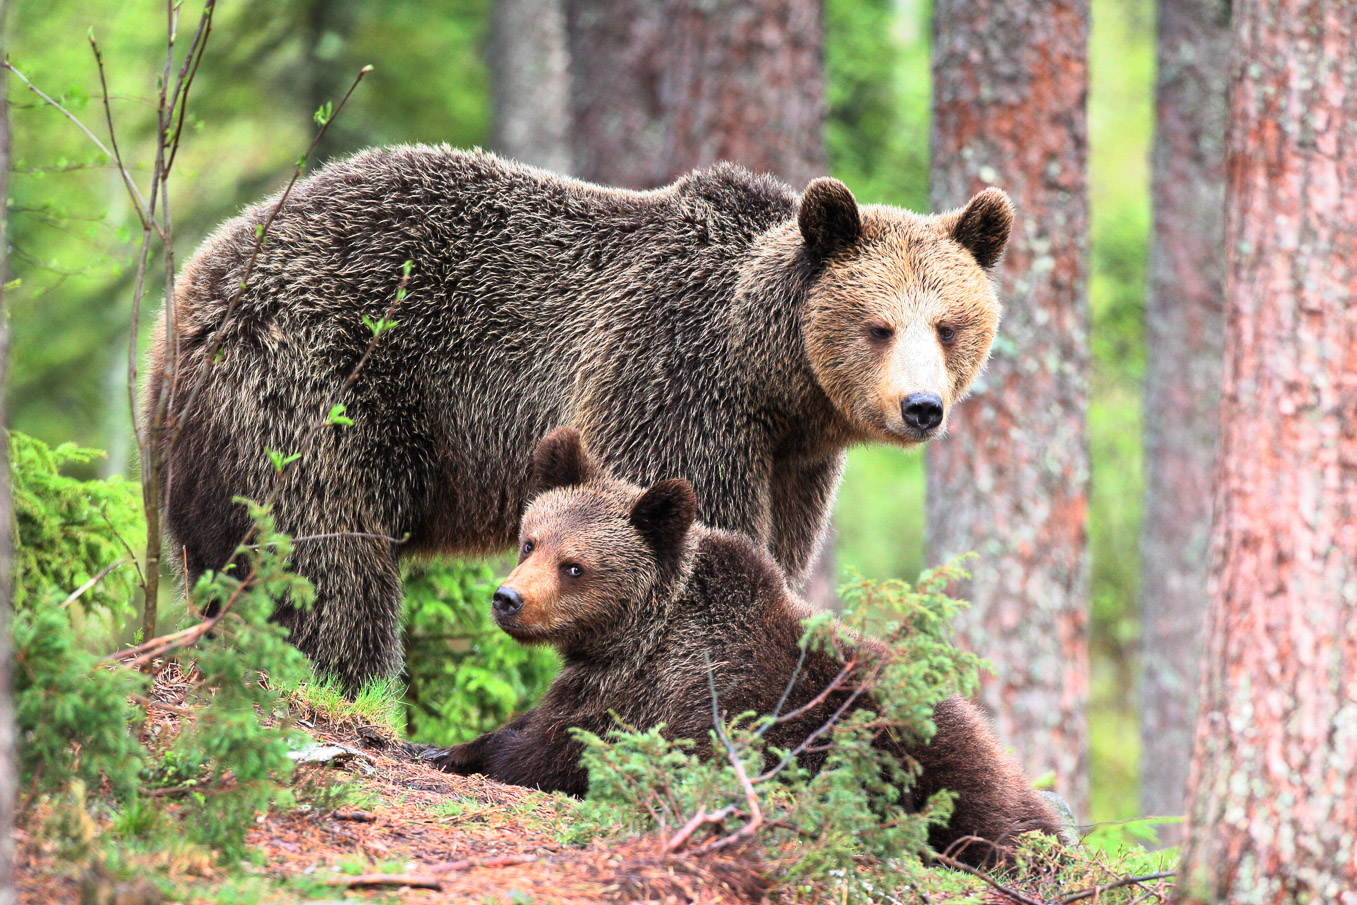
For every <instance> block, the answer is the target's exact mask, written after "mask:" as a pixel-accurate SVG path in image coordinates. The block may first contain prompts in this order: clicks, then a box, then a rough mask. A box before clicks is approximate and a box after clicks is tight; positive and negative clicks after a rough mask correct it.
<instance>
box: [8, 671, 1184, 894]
mask: <svg viewBox="0 0 1357 905" xmlns="http://www.w3.org/2000/svg"><path fill="white" fill-rule="evenodd" d="M153 697H154V700H152V701H151V702H149V703H150V707H149V715H148V720H147V723H146V725H145V726H144V727H143V729H142V735H143V740H145V739H146V738H147V737H153V736H162V737H163V736H165V735H166V734H172V733H174V732H177V730H178V721H179V717H178V716H177V715H176V711H178V712H182V710H180V709H179V707H178V704H179V703H180V701H178V700H174V698H176V697H177V695H175V694H174V689H173V688H169V689H167V688H165V687H164V685H163V683H161V682H158V683H157V688H156V690H155V694H154V695H153ZM166 698H169V699H170V700H169V701H168V702H167V701H166ZM296 719H297V722H298V725H299V727H300V728H302V729H304V730H305V731H306V732H307V733H308V734H309V735H310V737H311V740H312V744H311V745H309V746H307V747H304V748H303V749H302V750H301V751H300V752H298V756H299V757H301V759H302V763H300V764H299V766H298V767H297V769H296V770H295V772H294V775H293V777H292V789H293V791H294V794H295V797H296V800H297V802H302V803H301V804H297V805H294V806H291V807H286V808H284V807H275V808H272V809H270V810H269V811H268V812H267V813H265V814H262V815H259V816H257V817H256V818H255V825H254V826H253V828H252V829H251V830H250V832H249V834H248V836H247V838H246V844H247V846H248V849H249V857H248V858H247V859H246V860H243V861H240V862H238V863H237V864H234V865H222V864H221V863H220V862H219V859H216V858H214V857H213V856H212V853H211V852H207V851H204V850H202V849H194V848H185V849H183V850H182V851H180V850H178V849H175V848H174V847H173V846H172V845H171V846H162V847H161V848H160V849H159V850H148V849H147V848H146V846H144V845H142V846H138V845H136V844H133V843H131V842H129V843H127V844H126V845H122V846H120V845H119V844H118V843H116V842H114V843H111V842H109V841H107V840H109V839H111V838H117V833H116V832H109V830H110V829H111V824H112V818H107V819H104V820H103V821H102V824H101V819H100V818H99V817H98V813H99V812H98V810H97V809H92V810H91V811H89V812H86V811H85V810H83V809H82V810H81V811H80V812H79V813H80V817H79V818H78V820H79V821H83V822H84V825H80V826H70V825H68V824H69V823H70V818H69V817H67V818H62V817H60V816H57V815H56V812H54V813H48V814H43V813H42V811H41V808H39V809H38V810H37V812H36V816H35V817H34V818H33V819H34V821H35V822H36V823H37V825H39V826H41V827H44V829H43V830H40V831H38V832H30V831H29V829H28V828H27V827H25V826H24V825H23V823H22V822H21V824H20V826H19V827H18V829H17V832H16V841H17V849H18V851H17V856H18V857H17V866H18V881H19V899H18V901H19V903H20V905H169V903H173V902H180V903H184V905H199V903H203V905H206V903H221V905H251V903H275V902H277V903H282V902H287V903H303V905H335V903H338V902H383V903H402V905H404V903H426V902H429V903H431V902H440V903H441V902H474V903H487V905H488V903H505V905H527V903H542V905H545V903H559V905H585V903H596V902H666V903H710V905H727V903H730V905H734V903H752V902H763V901H787V902H792V901H795V902H805V901H816V902H818V901H834V902H837V901H839V898H840V897H839V895H837V894H832V893H831V890H830V887H829V886H828V885H826V886H825V888H824V889H823V890H818V889H815V888H810V889H807V888H805V887H803V888H801V889H799V890H798V891H797V893H796V894H790V893H791V891H790V890H779V889H778V888H777V883H776V874H777V867H776V865H769V864H765V863H763V862H762V861H761V860H760V856H759V855H758V853H757V851H756V849H755V847H753V846H746V847H745V848H743V849H734V848H732V849H729V850H725V851H722V852H719V853H707V854H701V855H699V854H693V853H687V852H679V853H667V852H665V851H664V848H663V841H662V840H661V839H659V838H657V837H655V836H635V837H629V838H619V837H618V836H616V835H611V836H609V837H607V838H600V839H596V840H593V841H589V842H585V843H583V844H580V843H577V842H572V843H566V842H563V841H562V839H563V837H564V835H565V834H563V832H562V830H565V829H568V828H569V826H570V821H571V819H572V815H571V813H570V810H571V803H570V802H569V801H568V800H565V799H562V798H560V797H557V796H551V795H546V794H543V793H540V792H536V791H532V790H528V789H523V788H519V787H515V786H507V785H503V784H500V783H497V782H493V781H490V780H487V779H485V778H483V777H481V776H470V777H464V776H455V775H451V774H447V773H443V772H441V771H439V770H436V769H432V768H431V767H429V766H427V765H426V764H424V763H422V762H420V761H418V760H417V759H415V758H414V757H413V756H412V755H411V754H410V753H409V750H408V748H407V747H406V746H405V745H404V744H402V743H401V742H399V741H398V740H396V739H394V738H392V737H390V735H389V734H388V733H386V732H384V731H382V730H378V729H376V728H374V727H372V726H369V725H365V724H362V723H361V722H359V723H354V722H353V721H351V720H345V721H343V723H342V724H334V723H332V722H330V721H328V720H327V719H326V718H325V717H324V716H322V715H320V714H317V713H314V712H307V711H306V710H305V708H303V709H302V712H301V713H299V714H297V715H296ZM313 760H314V761H316V762H314V763H308V762H307V761H313ZM156 803H157V804H158V805H161V806H163V808H164V809H165V810H166V811H171V812H173V811H176V810H179V809H189V810H185V811H183V812H182V814H181V815H179V816H181V817H182V818H183V819H193V811H192V810H191V809H192V808H193V807H194V804H193V802H192V799H191V796H182V797H172V796H165V797H164V798H160V799H156ZM29 813H30V816H33V815H34V812H33V811H31V810H30V812H29ZM90 814H94V815H95V816H90ZM63 820H64V821H65V823H63V824H62V825H61V826H60V827H59V834H60V835H62V836H63V837H65V838H66V840H67V842H68V843H69V839H70V838H73V837H74V838H84V839H86V840H87V841H89V842H90V843H91V851H94V852H96V854H95V855H94V856H93V857H89V858H86V859H85V862H86V863H87V865H93V866H80V867H77V866H75V862H73V861H72V860H71V859H70V857H69V855H67V856H63V855H62V854H60V852H61V850H62V849H61V846H60V845H56V844H53V843H52V841H51V836H52V832H51V829H52V826H53V825H54V823H58V822H61V821H63ZM95 840H98V843H99V845H98V846H96V845H94V842H95ZM103 863H116V868H115V869H114V870H111V871H110V870H106V869H104V868H103V867H101V864H103ZM938 870H943V869H942V868H938ZM943 872H944V873H946V874H949V875H952V877H953V879H955V880H956V881H960V882H958V883H955V884H954V883H951V882H949V883H947V884H945V885H946V886H948V887H950V889H953V890H955V893H953V892H950V891H949V892H946V893H942V894H941V895H940V894H939V891H938V890H931V894H924V893H920V894H918V895H910V894H909V893H908V892H905V893H899V892H897V893H896V894H895V895H894V896H892V895H883V896H882V897H881V901H882V902H883V903H897V905H898V903H902V902H911V903H912V902H927V903H930V905H960V903H962V902H966V903H975V905H1014V903H1024V905H1045V903H1046V902H1051V903H1057V902H1062V899H1063V900H1064V901H1066V902H1068V901H1074V899H1069V898H1067V897H1062V896H1058V895H1057V896H1054V897H1053V898H1041V899H1032V898H1025V897H1023V895H1022V894H1012V895H1010V894H1007V893H1005V892H1004V891H1001V889H1000V888H999V887H996V886H992V885H986V884H985V883H981V882H980V881H978V880H975V879H974V878H968V877H963V876H962V875H960V874H955V873H954V872H952V871H943ZM151 877H155V878H156V882H152V881H151V879H149V878H151ZM966 881H973V882H966ZM1094 882H1098V883H1101V882H1105V881H1104V880H1103V879H1102V878H1099V879H1097V880H1095V881H1094ZM1041 885H1043V886H1044V885H1046V884H1041ZM1025 889H1026V891H1027V893H1028V895H1030V894H1031V893H1032V892H1035V891H1036V890H1034V888H1033V887H1031V886H1027V885H1025ZM167 890H172V891H167ZM1160 890H1162V887H1160V889H1159V890H1157V889H1149V890H1148V892H1147V894H1146V896H1145V898H1144V899H1137V901H1145V902H1156V901H1158V902H1162V901H1164V897H1163V894H1162V892H1161V891H1160ZM901 895H904V898H903V899H902V898H898V897H897V896H901ZM1076 898H1078V899H1082V898H1084V896H1077V897H1076ZM1117 898H1118V899H1120V897H1117ZM1092 901H1095V902H1098V901H1106V900H1102V899H1100V897H1098V896H1096V895H1095V896H1094V897H1093V898H1092Z"/></svg>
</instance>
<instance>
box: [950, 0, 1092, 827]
mask: <svg viewBox="0 0 1357 905" xmlns="http://www.w3.org/2000/svg"><path fill="white" fill-rule="evenodd" d="M932 68H933V113H934V116H933V136H932V158H933V161H932V173H931V187H932V200H933V204H934V206H935V207H936V208H946V207H955V206H957V205H960V204H963V203H965V201H966V200H967V199H968V198H969V197H970V196H971V194H972V193H973V192H975V191H976V190H978V189H980V188H981V187H983V186H985V185H987V184H996V185H999V186H1001V187H1003V188H1004V189H1006V190H1007V191H1008V192H1009V194H1010V195H1011V196H1012V197H1013V203H1014V205H1015V207H1016V208H1017V219H1016V222H1015V224H1014V231H1013V238H1012V240H1011V242H1010V245H1009V250H1008V255H1007V258H1006V260H1005V262H1004V264H1003V265H1002V266H1001V267H1000V269H999V271H998V273H997V277H998V282H999V292H1000V298H1001V299H1002V300H1003V302H1004V306H1005V310H1004V316H1003V323H1002V324H1001V325H1000V328H999V339H998V340H997V341H996V343H995V348H994V353H993V357H992V359H991V362H990V365H989V369H988V371H987V372H986V374H985V375H984V376H983V377H982V378H981V381H980V383H979V384H978V385H977V388H976V391H975V397H974V398H973V399H971V400H969V401H967V402H963V403H962V404H961V405H960V406H958V407H957V408H956V409H955V410H954V411H953V413H952V415H951V416H950V422H949V424H950V427H949V430H948V433H949V436H948V437H947V438H945V439H942V440H935V441H933V443H932V444H930V446H929V449H928V454H927V455H928V457H927V463H928V504H927V505H928V541H927V546H928V561H929V562H931V563H940V562H943V561H946V560H947V559H949V558H951V557H953V556H956V555H958V554H961V553H965V552H968V551H975V552H977V553H979V554H980V556H979V558H978V559H975V560H973V561H972V562H971V563H970V567H971V569H972V571H973V572H974V574H975V578H974V579H973V580H972V581H971V582H969V583H968V587H966V588H964V589H962V591H963V593H965V594H968V595H969V599H970V600H972V601H973V604H974V606H973V608H972V609H971V610H970V612H969V613H968V614H966V615H965V616H964V617H963V619H962V620H961V621H960V622H959V629H960V633H961V636H962V639H963V641H964V643H966V644H967V645H968V646H969V647H971V648H972V649H973V650H976V651H977V652H979V653H980V654H981V655H983V656H985V657H987V658H988V659H989V660H990V661H991V662H992V663H993V664H994V668H995V673H996V675H995V676H987V677H985V679H984V680H983V683H982V692H981V697H982V700H983V702H984V704H985V706H986V708H987V709H988V710H989V712H990V713H991V715H992V716H993V717H994V718H995V722H996V728H997V729H998V731H999V734H1000V736H1001V737H1002V738H1003V739H1004V741H1005V742H1006V743H1011V744H1013V745H1014V746H1015V747H1016V749H1017V752H1018V755H1019V757H1020V758H1021V760H1022V762H1023V763H1024V765H1025V766H1026V767H1027V769H1028V770H1029V771H1030V772H1032V773H1033V774H1036V775H1044V774H1048V773H1052V772H1053V773H1054V774H1055V788H1056V791H1058V792H1059V793H1060V794H1061V795H1063V796H1064V797H1065V798H1066V799H1067V800H1068V801H1069V803H1070V804H1071V806H1072V807H1073V808H1074V811H1075V813H1076V814H1083V813H1086V812H1087V788H1088V781H1087V776H1086V773H1087V764H1088V732H1087V724H1086V721H1085V716H1084V708H1085V703H1086V701H1087V699H1088V606H1087V602H1088V563H1087V553H1086V546H1087V545H1086V539H1085V524H1084V522H1085V509H1086V507H1087V501H1088V474H1089V467H1088V450H1087V444H1086V441H1085V437H1084V414H1085V410H1086V408H1087V400H1088V388H1087V371H1088V349H1087V346H1088V335H1087V334H1088V328H1087V320H1088V312H1087V307H1088V305H1087V297H1086V290H1085V284H1086V277H1087V271H1088V266H1087V257H1088V251H1087V244H1088V239H1087V236H1088V206H1087V200H1086V198H1085V182H1086V170H1087V167H1086V158H1087V127H1086V121H1085V114H1084V107H1085V99H1086V95H1087V86H1088V3H1087V0H1050V2H1036V0H937V2H936V3H935V5H934V13H933V67H932Z"/></svg>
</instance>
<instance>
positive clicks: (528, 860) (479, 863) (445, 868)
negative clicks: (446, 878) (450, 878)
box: [428, 855, 542, 874]
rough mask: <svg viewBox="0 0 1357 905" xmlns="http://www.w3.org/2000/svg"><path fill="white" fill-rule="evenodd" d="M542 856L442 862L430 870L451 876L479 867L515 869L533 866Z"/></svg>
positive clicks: (514, 856) (493, 857)
mask: <svg viewBox="0 0 1357 905" xmlns="http://www.w3.org/2000/svg"><path fill="white" fill-rule="evenodd" d="M540 860H542V859H541V856H540V855H491V856H489V857H487V858H466V859H464V860H461V861H442V862H439V863H438V864H434V865H431V866H430V867H429V868H428V869H429V870H430V871H431V872H433V873H436V874H450V873H453V872H455V871H461V870H473V869H475V868H477V867H513V866H514V865H516V864H532V863H533V862H534V861H540Z"/></svg>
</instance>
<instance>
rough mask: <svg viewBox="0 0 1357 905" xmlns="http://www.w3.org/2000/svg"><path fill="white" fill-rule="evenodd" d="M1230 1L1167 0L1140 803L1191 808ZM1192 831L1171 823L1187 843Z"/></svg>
mask: <svg viewBox="0 0 1357 905" xmlns="http://www.w3.org/2000/svg"><path fill="white" fill-rule="evenodd" d="M1229 26H1230V4H1229V0H1161V2H1160V4H1159V48H1158V60H1159V75H1158V86H1157V89H1156V93H1157V125H1156V131H1155V146H1154V162H1153V185H1152V189H1151V191H1152V194H1153V198H1154V235H1153V239H1152V242H1151V246H1150V293H1149V298H1148V300H1147V302H1146V306H1145V345H1146V363H1145V409H1144V411H1145V470H1146V481H1145V523H1144V528H1143V533H1142V535H1141V559H1142V563H1143V565H1142V571H1141V585H1140V611H1141V632H1142V639H1143V640H1142V642H1141V654H1142V662H1143V667H1144V674H1143V677H1142V679H1141V688H1140V696H1141V714H1142V720H1141V751H1142V756H1141V771H1140V807H1141V813H1143V814H1147V815H1168V814H1182V813H1183V798H1184V795H1185V793H1186V789H1187V764H1188V758H1189V756H1190V755H1191V751H1192V731H1193V727H1194V726H1195V725H1196V717H1197V709H1196V690H1197V680H1198V666H1199V663H1200V661H1201V639H1202V623H1203V621H1204V619H1205V617H1206V580H1207V573H1208V571H1209V563H1210V555H1209V553H1210V544H1211V469H1212V465H1213V463H1214V461H1215V449H1216V413H1217V409H1218V408H1219V403H1220V378H1221V368H1222V364H1221V355H1222V349H1223V346H1224V332H1225V314H1224V292H1225V288H1224V284H1225V256H1224V253H1223V251H1222V249H1223V247H1224V243H1225V120H1226V91H1227V87H1226V79H1227V73H1228V72H1229V60H1230V27H1229ZM1180 837H1181V828H1180V827H1163V828H1162V829H1161V841H1163V842H1164V843H1166V844H1175V843H1177V842H1178V841H1179V839H1180Z"/></svg>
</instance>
